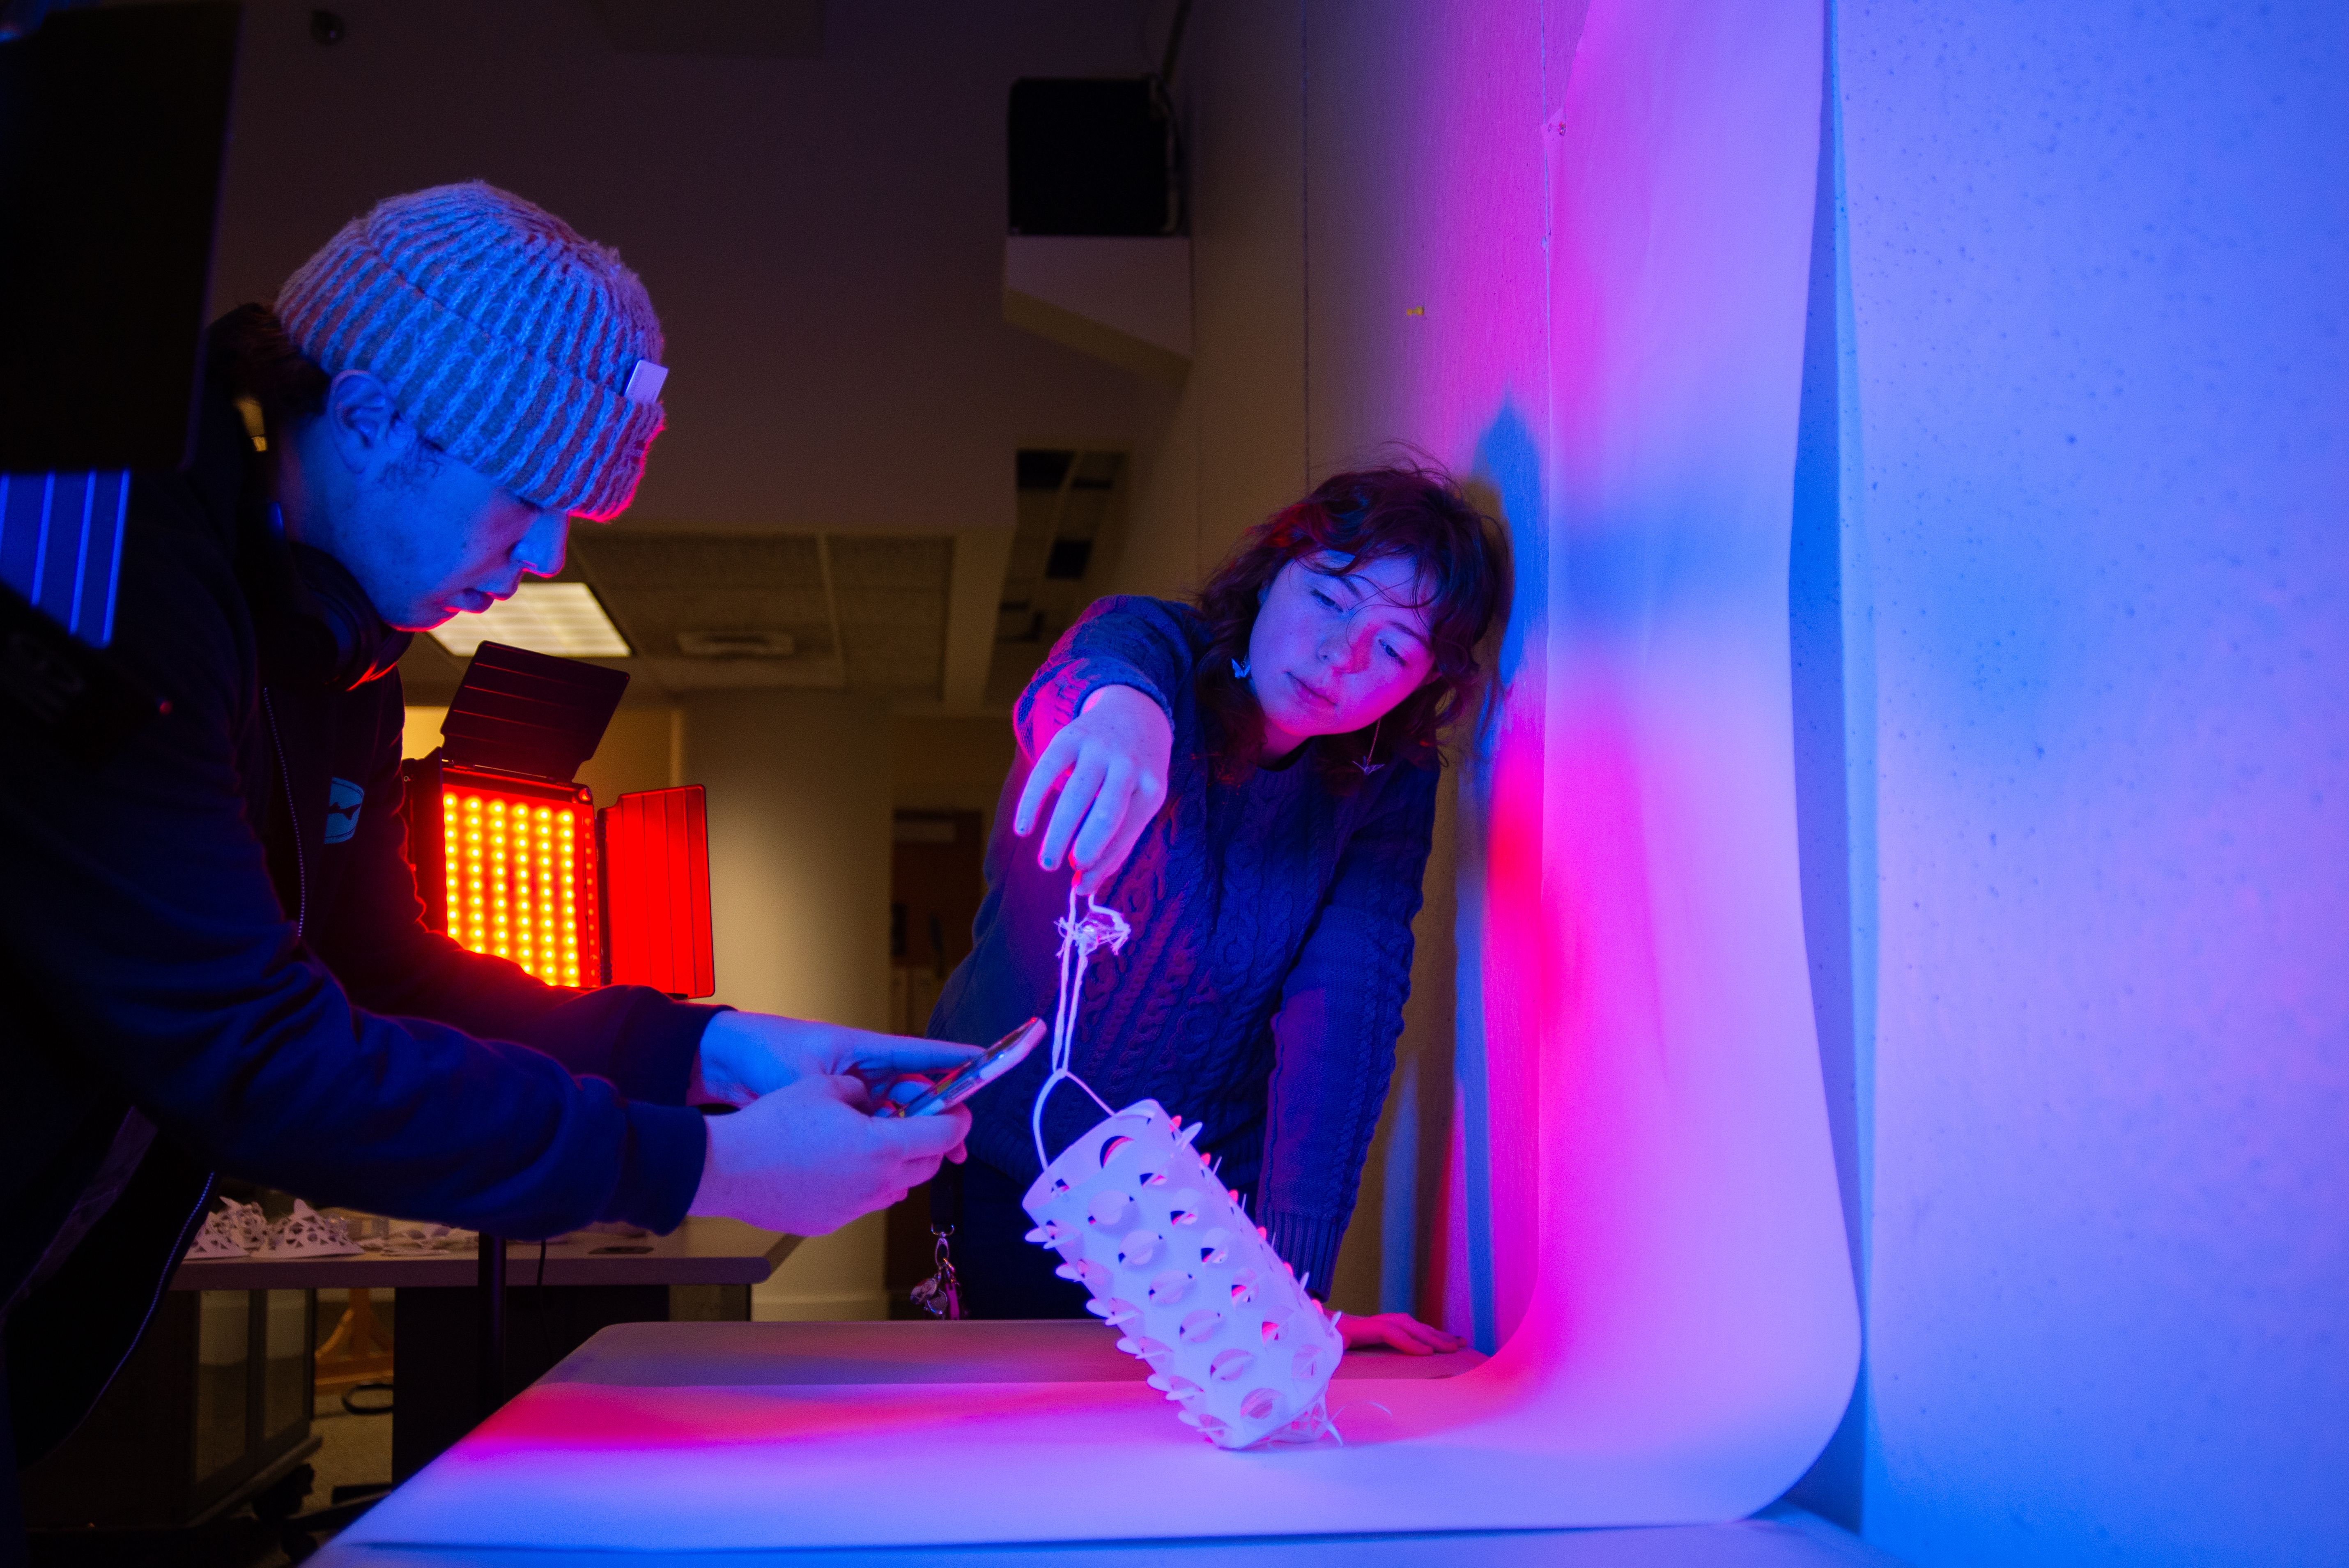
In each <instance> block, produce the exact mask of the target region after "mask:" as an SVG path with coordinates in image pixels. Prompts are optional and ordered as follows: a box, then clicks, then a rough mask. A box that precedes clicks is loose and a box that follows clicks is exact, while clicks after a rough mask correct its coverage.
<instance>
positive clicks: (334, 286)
mask: <svg viewBox="0 0 2349 1568" xmlns="http://www.w3.org/2000/svg"><path fill="white" fill-rule="evenodd" d="M277 317H278V319H279V320H280V321H282V322H283V323H285V330H286V332H287V333H288V334H289V335H290V336H291V337H293V339H294V341H295V344H296V345H297V346H299V347H300V348H301V350H302V351H303V352H304V353H305V354H306V355H308V356H309V357H310V358H312V359H314V360H316V362H317V363H318V365H319V366H320V368H321V369H324V370H325V371H326V373H327V374H328V375H329V376H332V375H336V374H339V373H340V372H342V371H344V370H353V369H357V370H367V371H369V372H371V373H373V374H374V375H375V376H376V377H377V378H378V379H380V380H381V381H382V382H383V384H384V385H385V387H387V388H388V389H389V390H390V392H391V395H392V398H393V399H394V400H396V401H397V402H398V405H399V409H400V412H401V413H403V414H405V415H406V416H407V417H408V419H409V421H411V422H412V423H413V424H414V425H415V426H416V428H417V429H418V430H419V431H420V432H422V434H423V435H424V437H425V439H426V440H428V441H431V442H432V443H433V444H434V445H435V446H437V447H440V449H441V450H442V451H444V452H448V453H449V454H450V456H451V457H453V458H455V459H456V460H457V461H458V462H461V463H464V464H465V465H466V466H467V467H469V468H471V469H474V470H476V471H478V472H481V473H484V474H487V475H489V476H490V477H491V478H492V479H494V480H496V481H497V482H498V483H500V484H502V485H503V486H505V488H506V489H508V490H510V491H512V493H514V494H516V495H518V496H520V497H521V498H522V499H523V500H524V501H526V502H528V503H529V504H531V505H533V506H538V507H543V508H546V509H547V510H550V511H562V512H567V513H571V514H574V515H576V516H580V517H585V518H588V519H591V520H593V521H595V522H599V523H600V522H604V521H606V520H608V519H610V518H614V517H616V516H618V515H619V514H621V513H622V512H624V511H626V509H627V504H628V502H629V501H630V500H631V499H632V498H633V497H634V496H635V495H636V482H637V480H638V479H640V478H642V477H643V475H644V471H645V453H646V452H647V449H648V448H650V446H651V445H652V440H653V437H654V436H655V435H657V434H658V433H659V432H660V429H661V424H662V418H661V406H660V401H659V398H660V389H661V382H662V381H663V380H664V379H667V375H668V372H667V370H665V369H662V368H661V367H660V366H659V365H658V364H657V363H655V361H657V359H659V358H660V357H661V331H660V322H659V321H658V320H657V319H656V318H655V317H654V316H653V305H652V300H651V299H650V298H649V297H648V296H647V295H646V293H645V286H644V285H643V284H642V283H639V282H638V281H637V280H636V274H634V273H632V272H630V271H629V270H628V269H627V268H626V266H624V265H621V262H620V257H619V254H618V253H617V252H615V251H612V250H609V249H607V248H605V246H603V245H599V244H595V242H593V241H592V240H586V239H583V238H581V237H580V236H579V234H577V233H576V232H575V231H574V230H573V229H572V227H571V225H569V224H568V223H564V221H563V220H562V219H560V218H558V217H556V216H555V215H554V213H549V212H546V211H545V210H543V208H539V207H535V206H533V205H532V204H531V203H530V202H525V201H523V199H522V198H521V197H519V196H514V195H510V194H508V193H507V192H503V191H500V190H498V189H496V188H494V187H493V186H490V185H486V184H483V183H482V182H480V181H478V180H476V181H472V182H469V183H467V184H462V185H436V186H434V187H433V188H432V189H431V190H429V191H418V192H412V193H410V194H409V195H405V196H394V197H392V198H391V199H390V200H388V201H387V202H381V203H379V204H378V205H377V207H376V208H375V209H374V211H372V212H370V213H367V215H366V216H365V217H360V218H354V219H353V220H351V221H350V222H349V223H346V224H344V225H343V228H342V232H341V233H339V234H336V236H335V237H334V238H333V239H331V240H329V241H327V242H326V248H325V249H323V250H321V251H319V252H318V254H316V255H314V256H312V257H311V258H310V259H309V260H308V261H306V262H305V263H303V264H302V267H301V270H299V271H298V272H296V273H295V275H293V276H292V277H289V278H287V279H286V280H285V287H284V288H282V289H280V290H279V291H278V294H277Z"/></svg>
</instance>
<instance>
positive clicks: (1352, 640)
mask: <svg viewBox="0 0 2349 1568" xmlns="http://www.w3.org/2000/svg"><path fill="white" fill-rule="evenodd" d="M1370 644H1371V639H1370V634H1369V633H1368V632H1367V631H1363V630H1361V629H1360V628H1356V627H1353V626H1340V627H1333V628H1330V632H1329V635H1327V636H1326V637H1324V638H1323V639H1321V662H1322V663H1324V664H1326V665H1328V666H1329V667H1330V669H1331V670H1335V671H1336V672H1338V673H1339V674H1340V675H1351V674H1354V673H1355V672H1356V671H1358V670H1361V668H1362V665H1363V663H1364V661H1365V660H1366V659H1368V658H1369V655H1370Z"/></svg>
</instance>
